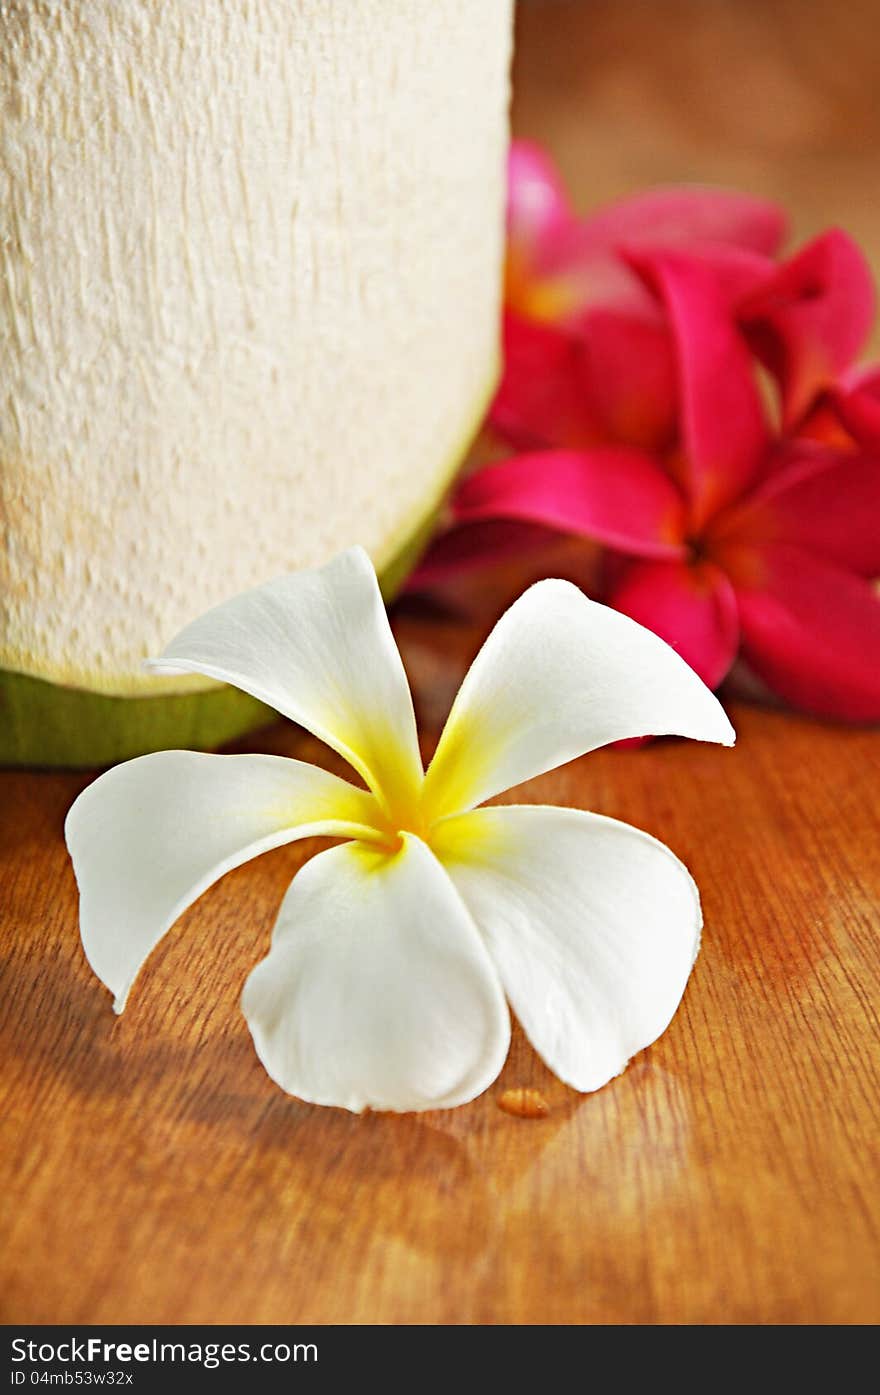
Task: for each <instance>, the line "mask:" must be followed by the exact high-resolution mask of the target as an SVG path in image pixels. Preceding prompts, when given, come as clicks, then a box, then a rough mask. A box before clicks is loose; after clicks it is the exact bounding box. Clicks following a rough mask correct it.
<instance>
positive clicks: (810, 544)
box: [709, 441, 880, 577]
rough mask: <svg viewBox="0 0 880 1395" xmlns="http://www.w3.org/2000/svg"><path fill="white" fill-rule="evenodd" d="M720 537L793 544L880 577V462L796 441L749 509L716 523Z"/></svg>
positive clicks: (717, 537)
mask: <svg viewBox="0 0 880 1395" xmlns="http://www.w3.org/2000/svg"><path fill="white" fill-rule="evenodd" d="M709 538H710V545H712V539H714V540H716V542H720V543H721V544H722V546H723V545H724V541H725V539H726V540H729V541H731V542H733V541H735V540H737V539H738V540H740V541H743V542H746V541H748V542H755V543H767V542H781V543H792V544H794V545H795V546H796V547H799V548H803V549H804V550H805V551H807V552H811V553H815V554H817V556H819V557H823V558H825V560H826V561H828V562H834V563H836V564H837V565H838V566H840V567H844V568H845V569H846V570H848V571H853V572H858V573H859V574H860V575H862V576H868V577H871V576H878V575H880V459H878V458H877V457H869V456H866V455H861V454H855V453H852V452H843V451H840V450H834V449H832V448H830V447H827V446H820V445H815V444H813V443H812V442H809V441H799V442H794V443H793V444H792V446H791V449H790V451H789V452H788V459H787V460H786V462H785V463H784V464H783V465H782V466H781V467H780V468H777V469H776V470H774V471H773V472H772V474H770V475H769V477H768V478H767V480H766V481H765V482H764V483H763V484H762V485H760V486H759V488H758V489H757V490H756V491H755V492H754V494H753V495H752V496H751V498H750V499H748V500H746V501H744V503H743V505H742V507H741V508H739V509H736V510H731V511H730V512H729V513H728V514H727V515H726V516H722V517H720V518H718V519H717V520H716V521H715V524H714V526H713V528H712V529H711V531H710V534H709Z"/></svg>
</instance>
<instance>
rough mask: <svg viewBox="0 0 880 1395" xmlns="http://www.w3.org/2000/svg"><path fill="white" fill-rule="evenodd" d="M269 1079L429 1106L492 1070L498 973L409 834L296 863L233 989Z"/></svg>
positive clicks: (317, 1096) (360, 1098)
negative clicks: (269, 936)
mask: <svg viewBox="0 0 880 1395" xmlns="http://www.w3.org/2000/svg"><path fill="white" fill-rule="evenodd" d="M242 1008H243V1010H244V1014H245V1016H246V1018H247V1020H248V1024H249V1026H250V1029H251V1032H252V1033H253V1037H254V1043H255V1045H256V1048H257V1053H258V1055H259V1057H260V1060H261V1061H262V1062H263V1065H264V1066H265V1067H266V1070H267V1071H268V1072H269V1074H270V1075H271V1077H272V1079H273V1080H275V1081H277V1083H278V1084H279V1085H280V1086H281V1087H282V1089H284V1090H287V1091H288V1092H289V1093H290V1094H292V1095H298V1096H299V1098H300V1099H304V1100H308V1101H309V1102H310V1103H312V1104H331V1105H338V1106H340V1107H341V1108H344V1109H351V1110H354V1111H358V1110H361V1109H366V1108H372V1109H390V1110H411V1109H412V1110H417V1109H441V1108H448V1107H450V1106H452V1105H455V1104H462V1103H463V1102H464V1101H465V1100H470V1099H473V1098H474V1096H475V1095H478V1094H480V1092H481V1091H483V1090H485V1089H486V1087H487V1086H488V1085H490V1084H491V1082H492V1081H493V1080H494V1079H495V1077H496V1076H497V1074H498V1072H499V1070H500V1069H501V1066H502V1064H503V1062H504V1058H505V1056H506V1055H507V1049H508V1045H509V1041H510V1019H509V1016H508V1012H507V1005H506V1003H505V1001H504V994H503V993H502V991H501V986H500V984H499V982H498V976H497V974H496V973H495V970H494V969H493V967H492V964H491V962H490V960H489V956H488V954H487V953H486V949H485V947H484V945H483V943H482V941H481V939H480V936H479V934H478V933H477V930H476V928H475V926H474V924H473V922H472V920H471V918H470V916H469V915H468V912H467V911H466V909H465V907H464V906H463V904H462V902H461V899H460V898H459V896H458V894H457V893H456V891H455V888H454V887H453V885H452V883H451V882H450V880H449V878H448V877H447V875H446V873H445V872H444V871H443V868H442V867H441V866H440V864H439V863H438V862H437V860H436V858H435V857H434V856H433V854H432V853H431V852H430V851H429V850H428V848H426V847H425V845H424V843H422V842H421V841H420V840H419V839H418V838H415V837H413V836H410V835H407V836H406V837H405V838H404V840H403V845H402V847H401V850H400V851H399V852H397V853H395V854H388V853H383V852H381V851H379V850H374V849H371V848H367V847H365V846H364V845H363V844H358V843H349V844H345V845H343V846H342V847H338V848H331V849H330V850H329V851H328V852H324V853H320V854H319V855H318V856H317V857H315V858H313V859H312V860H311V862H309V863H307V864H306V866H305V867H304V868H303V869H302V871H301V872H300V873H299V874H298V875H297V877H296V879H295V880H294V882H293V885H292V886H291V888H290V890H289V891H288V893H287V896H286V897H285V900H284V903H283V905H282V907H281V911H280V914H279V917H278V924H277V926H276V930H275V935H274V937H273V940H272V948H271V950H270V952H269V954H268V955H267V957H266V958H265V959H264V960H263V962H262V963H261V964H259V965H258V966H257V968H256V969H255V970H254V971H253V973H252V974H251V975H250V978H249V979H248V981H247V983H246V985H245V989H244V994H243V996H242Z"/></svg>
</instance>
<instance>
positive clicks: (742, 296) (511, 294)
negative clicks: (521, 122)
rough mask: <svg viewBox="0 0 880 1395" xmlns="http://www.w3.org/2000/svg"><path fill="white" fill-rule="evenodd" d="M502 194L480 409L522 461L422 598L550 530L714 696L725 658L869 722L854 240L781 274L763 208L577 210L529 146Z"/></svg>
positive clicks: (872, 685) (879, 697)
mask: <svg viewBox="0 0 880 1395" xmlns="http://www.w3.org/2000/svg"><path fill="white" fill-rule="evenodd" d="M510 181H511V183H510V196H509V210H508V236H509V253H508V278H507V311H506V324H505V347H506V363H505V373H504V379H503V383H502V386H501V389H500V391H499V393H498V397H497V399H496V402H495V404H494V407H493V410H492V413H491V418H490V420H491V423H492V425H493V426H494V428H495V430H496V431H497V432H498V433H499V435H501V436H502V437H503V438H504V439H505V440H506V441H507V442H508V443H509V444H511V445H513V446H514V447H515V448H517V449H518V450H520V451H523V452H524V453H523V454H521V455H518V456H516V457H514V458H512V459H509V460H506V461H503V462H501V463H500V464H495V465H492V466H489V467H487V468H485V469H483V470H482V471H479V472H478V473H476V474H474V475H471V476H470V478H468V479H466V480H465V481H464V482H463V483H462V484H461V485H460V486H459V489H458V491H457V494H456V496H455V499H454V500H453V506H452V514H453V526H452V527H451V528H450V529H449V530H447V531H446V532H445V533H444V534H441V536H440V537H439V538H438V539H437V541H436V542H435V544H434V546H433V548H432V549H431V551H430V552H429V554H428V556H427V558H426V559H425V561H424V562H423V564H422V566H421V568H420V569H419V572H418V573H417V575H416V579H415V585H416V586H417V587H418V586H426V585H427V586H433V585H434V584H435V583H436V582H438V581H442V580H444V579H445V578H447V577H449V576H453V575H455V574H456V573H460V572H462V571H463V570H464V569H465V568H467V567H473V566H474V565H481V564H482V563H485V562H486V561H487V560H493V559H495V558H498V557H509V556H510V555H511V553H513V552H515V551H516V549H520V550H521V549H522V548H523V547H529V546H533V547H534V549H535V550H536V551H538V550H540V548H541V547H542V545H543V542H544V540H545V539H546V538H547V531H546V530H547V529H551V530H554V531H555V532H556V533H557V535H568V536H570V537H571V536H574V537H577V538H581V539H583V540H584V542H585V549H584V552H585V559H586V558H588V557H589V559H590V561H589V566H587V565H586V563H585V574H587V573H589V577H590V580H589V586H588V589H590V590H591V591H593V592H594V593H595V594H599V595H601V596H602V598H603V599H604V600H605V601H607V602H608V603H610V604H611V605H613V606H615V607H617V608H618V609H619V610H621V611H624V612H625V613H627V614H629V615H631V616H632V617H633V618H635V619H638V620H639V621H640V622H641V623H642V624H644V625H646V626H648V627H649V628H651V629H653V630H654V631H655V632H656V633H657V634H659V635H661V636H662V637H663V638H665V639H667V640H668V641H669V642H670V643H672V644H673V645H674V646H675V647H676V648H677V649H678V650H679V652H680V653H681V654H682V655H683V656H684V657H685V658H686V659H687V660H688V662H689V663H690V664H691V665H692V666H693V667H694V668H695V669H696V670H697V672H698V673H699V674H700V675H701V677H702V678H703V679H704V680H705V681H706V682H707V683H708V684H709V685H710V686H712V687H715V686H717V685H718V684H719V683H720V682H721V681H722V680H723V678H724V677H725V675H726V674H727V673H728V671H729V670H730V669H731V667H732V665H733V663H734V660H735V659H736V658H737V656H738V655H740V654H741V655H742V656H743V657H744V659H745V660H746V662H747V664H748V666H749V667H750V668H751V669H752V671H753V673H754V674H755V675H757V676H758V677H759V678H760V679H762V680H763V682H764V684H765V685H766V686H767V687H769V688H770V689H771V690H772V691H774V692H775V693H776V694H777V695H778V696H780V697H781V698H783V699H784V700H786V701H788V702H790V703H793V704H795V705H797V706H800V707H803V708H805V709H807V710H809V711H811V712H814V713H817V714H821V715H825V716H832V717H839V718H844V719H852V720H876V719H880V599H878V594H877V591H876V590H875V588H874V587H873V586H872V584H871V579H872V578H874V577H876V576H877V575H878V574H880V527H878V521H880V368H878V367H877V366H874V367H872V368H868V369H864V368H862V369H859V368H856V367H854V359H855V356H856V354H857V353H858V352H859V350H860V349H861V347H862V345H863V342H864V340H865V337H866V335H867V333H868V330H869V328H870V325H871V321H872V318H873V314H874V300H875V298H874V290H873V284H872V280H871V274H870V270H869V268H868V266H867V264H866V263H865V260H864V258H863V256H862V254H861V253H860V251H859V250H858V248H857V247H856V246H855V244H854V243H853V242H852V240H851V239H850V238H849V237H847V235H846V234H845V233H843V232H841V231H839V230H831V231H830V232H827V233H825V234H823V235H822V236H820V237H817V238H815V239H814V240H813V241H812V242H811V243H809V244H808V245H807V246H806V247H805V248H803V249H802V250H801V251H800V252H798V253H797V254H796V255H795V256H793V257H791V258H790V259H789V260H787V261H785V262H782V263H777V262H776V261H774V259H773V257H774V254H775V252H776V251H777V248H778V245H779V242H780V240H781V238H782V235H783V232H784V218H783V215H782V214H781V213H780V211H779V210H778V209H776V208H775V207H774V206H773V205H770V204H767V203H764V202H763V201H761V200H755V199H749V198H747V197H744V196H740V195H733V194H725V193H721V192H716V191H700V192H695V191H690V190H670V191H669V192H666V193H663V192H660V193H652V194H647V195H643V196H637V197H635V198H632V199H627V200H622V201H621V202H619V203H618V204H615V205H612V206H611V207H610V208H609V209H607V210H605V211H603V212H600V213H599V214H597V215H595V216H593V217H591V218H589V219H586V220H579V219H577V218H576V217H575V215H574V214H573V212H572V210H571V207H570V205H569V204H568V201H567V199H566V196H565V193H564V190H563V188H562V185H561V182H560V180H559V177H558V175H557V174H556V172H555V171H554V169H553V167H552V165H551V164H550V163H549V161H548V160H547V159H546V157H544V156H543V155H542V153H541V152H540V151H539V150H538V148H537V147H534V146H529V145H523V144H520V145H515V146H514V149H513V152H512V156H511V166H510ZM758 364H761V365H762V366H763V369H764V370H766V374H765V376H766V377H767V383H768V386H770V387H771V388H774V387H775V389H776V390H777V391H778V397H779V407H778V410H777V411H774V410H773V409H772V407H771V404H770V400H769V394H767V393H762V392H761V391H760V390H759V380H758V374H757V372H756V369H757V367H758ZM505 530H508V531H507V532H505ZM587 543H588V544H589V545H588V546H587ZM597 548H598V549H599V554H598V555H599V558H600V565H599V570H598V573H597V569H596V555H597Z"/></svg>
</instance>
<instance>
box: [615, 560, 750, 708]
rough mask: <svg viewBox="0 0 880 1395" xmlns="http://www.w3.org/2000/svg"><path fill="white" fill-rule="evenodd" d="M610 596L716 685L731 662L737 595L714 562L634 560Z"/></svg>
mask: <svg viewBox="0 0 880 1395" xmlns="http://www.w3.org/2000/svg"><path fill="white" fill-rule="evenodd" d="M606 599H607V600H608V604H609V605H613V606H614V607H615V609H616V610H621V611H623V613H624V614H625V615H629V616H631V617H632V619H633V620H637V621H638V622H639V624H640V625H644V626H646V628H647V629H649V630H653V631H654V633H655V634H658V635H660V637H661V639H665V640H666V642H667V643H668V644H671V645H672V647H673V649H677V650H678V652H679V654H681V656H682V658H683V659H685V660H686V661H687V663H689V664H690V666H691V668H693V669H695V670H696V672H697V673H698V674H699V675H700V677H701V678H702V680H703V682H704V683H706V684H707V685H708V687H710V688H716V687H717V686H718V684H719V683H720V682H721V680H722V678H724V676H725V674H726V673H727V672H728V670H729V669H730V667H731V665H732V664H733V661H734V659H735V657H736V651H737V646H738V643H739V624H738V620H737V610H736V599H735V597H734V594H733V588H732V587H731V585H730V582H729V581H728V580H727V577H726V576H725V575H724V573H723V572H722V571H721V570H720V569H719V568H718V567H716V566H714V565H713V564H712V563H711V562H701V563H696V564H688V563H685V562H641V561H639V562H634V563H632V564H631V566H630V567H629V568H628V570H627V571H626V572H625V574H624V576H623V578H622V580H620V581H618V583H617V585H616V587H615V588H614V589H613V590H612V591H611V593H610V594H609V595H608V596H607V597H606Z"/></svg>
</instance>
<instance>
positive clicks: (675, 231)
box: [586, 186, 786, 256]
mask: <svg viewBox="0 0 880 1395" xmlns="http://www.w3.org/2000/svg"><path fill="white" fill-rule="evenodd" d="M586 227H587V228H588V229H589V233H590V236H591V239H592V240H593V241H594V242H595V243H597V244H598V243H602V244H605V245H606V246H614V245H616V244H620V243H626V244H629V245H633V246H653V247H656V246H672V245H675V244H679V245H684V246H687V245H689V244H693V243H696V242H724V243H730V244H732V245H734V246H737V247H743V248H746V249H747V250H750V251H753V252H761V253H763V254H764V255H765V256H772V255H773V254H774V253H775V252H776V251H777V249H778V247H779V244H780V243H781V242H782V239H783V237H784V236H785V233H786V217H785V214H784V212H783V211H782V209H781V208H780V207H779V206H778V205H777V204H774V203H770V202H768V201H767V200H766V199H757V198H753V197H751V195H749V194H738V193H733V192H731V191H730V190H727V189H710V188H699V187H697V186H694V187H693V188H687V187H684V188H671V189H656V190H652V191H650V192H649V193H646V194H635V195H634V196H633V197H631V198H625V199H619V200H618V201H617V202H615V203H611V204H607V205H606V206H605V207H604V208H600V209H599V210H598V212H596V213H594V214H593V215H592V216H591V217H590V218H589V219H587V221H586Z"/></svg>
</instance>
